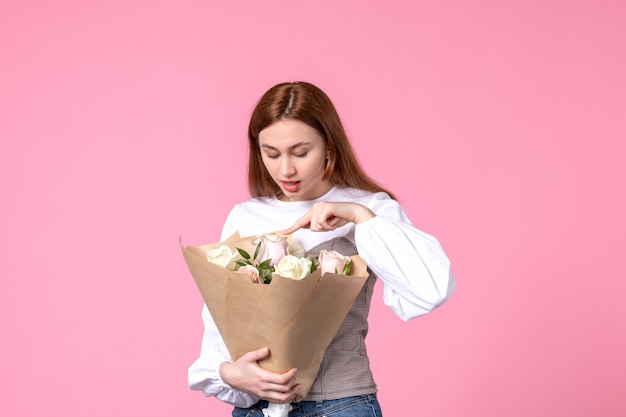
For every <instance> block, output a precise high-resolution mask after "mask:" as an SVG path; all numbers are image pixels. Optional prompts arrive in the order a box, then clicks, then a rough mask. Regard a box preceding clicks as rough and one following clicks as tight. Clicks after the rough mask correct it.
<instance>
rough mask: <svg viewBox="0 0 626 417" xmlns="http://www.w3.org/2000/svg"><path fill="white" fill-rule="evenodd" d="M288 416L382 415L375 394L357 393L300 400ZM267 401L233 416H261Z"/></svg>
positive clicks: (368, 416)
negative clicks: (348, 395)
mask: <svg viewBox="0 0 626 417" xmlns="http://www.w3.org/2000/svg"><path fill="white" fill-rule="evenodd" d="M291 405H292V406H293V410H291V411H290V412H289V417H325V416H328V417H382V415H383V414H382V411H381V410H380V404H378V400H377V399H376V394H366V395H358V396H356V397H347V398H340V399H338V400H326V401H302V402H299V403H292V404H291ZM265 407H267V401H263V400H261V401H259V402H258V403H256V404H254V405H253V406H252V407H250V408H238V407H235V409H234V410H233V417H263V411H261V410H262V409H264V408H265Z"/></svg>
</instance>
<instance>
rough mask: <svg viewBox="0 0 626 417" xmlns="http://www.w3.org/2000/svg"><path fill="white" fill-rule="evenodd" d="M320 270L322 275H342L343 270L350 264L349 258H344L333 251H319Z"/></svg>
mask: <svg viewBox="0 0 626 417" xmlns="http://www.w3.org/2000/svg"><path fill="white" fill-rule="evenodd" d="M319 260H320V270H321V273H322V275H324V274H325V273H326V272H330V273H331V274H344V268H345V267H346V265H349V264H350V257H349V256H344V255H342V254H340V253H339V252H336V251H334V250H332V251H326V250H322V251H320V256H319Z"/></svg>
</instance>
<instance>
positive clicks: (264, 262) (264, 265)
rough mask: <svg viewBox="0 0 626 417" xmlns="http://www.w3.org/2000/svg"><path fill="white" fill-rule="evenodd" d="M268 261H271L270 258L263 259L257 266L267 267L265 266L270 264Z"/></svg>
mask: <svg viewBox="0 0 626 417" xmlns="http://www.w3.org/2000/svg"><path fill="white" fill-rule="evenodd" d="M270 262H272V260H271V259H266V260H264V261H263V262H261V263H260V264H259V266H258V268H267V267H269V266H270ZM273 269H274V268H273V267H272V270H273Z"/></svg>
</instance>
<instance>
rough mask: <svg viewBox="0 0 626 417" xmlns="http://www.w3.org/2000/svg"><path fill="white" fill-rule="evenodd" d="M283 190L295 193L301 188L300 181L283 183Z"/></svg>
mask: <svg viewBox="0 0 626 417" xmlns="http://www.w3.org/2000/svg"><path fill="white" fill-rule="evenodd" d="M282 184H283V189H284V190H285V191H289V192H290V193H295V192H296V191H298V189H299V188H300V181H282Z"/></svg>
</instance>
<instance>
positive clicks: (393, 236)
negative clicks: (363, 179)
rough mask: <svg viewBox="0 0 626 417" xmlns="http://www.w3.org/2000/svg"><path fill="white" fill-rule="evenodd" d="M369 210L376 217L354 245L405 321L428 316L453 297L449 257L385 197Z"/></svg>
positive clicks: (361, 228)
mask: <svg viewBox="0 0 626 417" xmlns="http://www.w3.org/2000/svg"><path fill="white" fill-rule="evenodd" d="M367 205H368V206H369V208H370V209H371V210H372V211H373V212H374V213H375V214H376V217H374V218H373V219H370V220H368V221H366V222H363V223H361V224H359V225H357V226H356V229H355V240H356V245H357V249H358V251H359V255H360V256H361V258H362V259H363V261H364V262H365V263H366V264H367V265H368V266H369V267H370V269H371V270H372V271H373V272H374V274H375V275H376V276H377V277H379V278H380V279H381V280H382V281H383V284H384V287H383V300H384V303H385V305H387V306H389V307H390V308H391V310H392V311H393V312H394V313H395V314H396V315H397V316H398V317H400V318H401V319H402V320H405V321H406V320H410V319H412V318H415V317H418V316H422V315H424V314H428V313H429V312H431V311H432V310H434V309H435V308H437V307H438V306H439V305H441V304H442V303H443V302H444V301H446V300H447V299H448V298H449V297H450V296H451V295H452V293H453V292H454V289H455V281H454V277H453V275H452V271H451V269H450V261H449V260H448V257H447V256H446V254H445V253H444V251H443V249H442V247H441V245H440V244H439V242H438V241H437V239H436V238H435V237H433V236H431V235H429V234H427V233H424V232H422V231H421V230H418V229H417V228H415V227H414V226H413V225H412V223H411V221H410V220H409V218H408V217H407V215H406V214H405V212H404V210H403V209H402V207H401V206H400V204H398V202H396V201H395V200H392V199H390V198H389V197H388V196H386V194H382V193H381V194H380V195H379V196H378V198H375V199H373V200H372V201H371V202H369V203H368V204H367Z"/></svg>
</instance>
